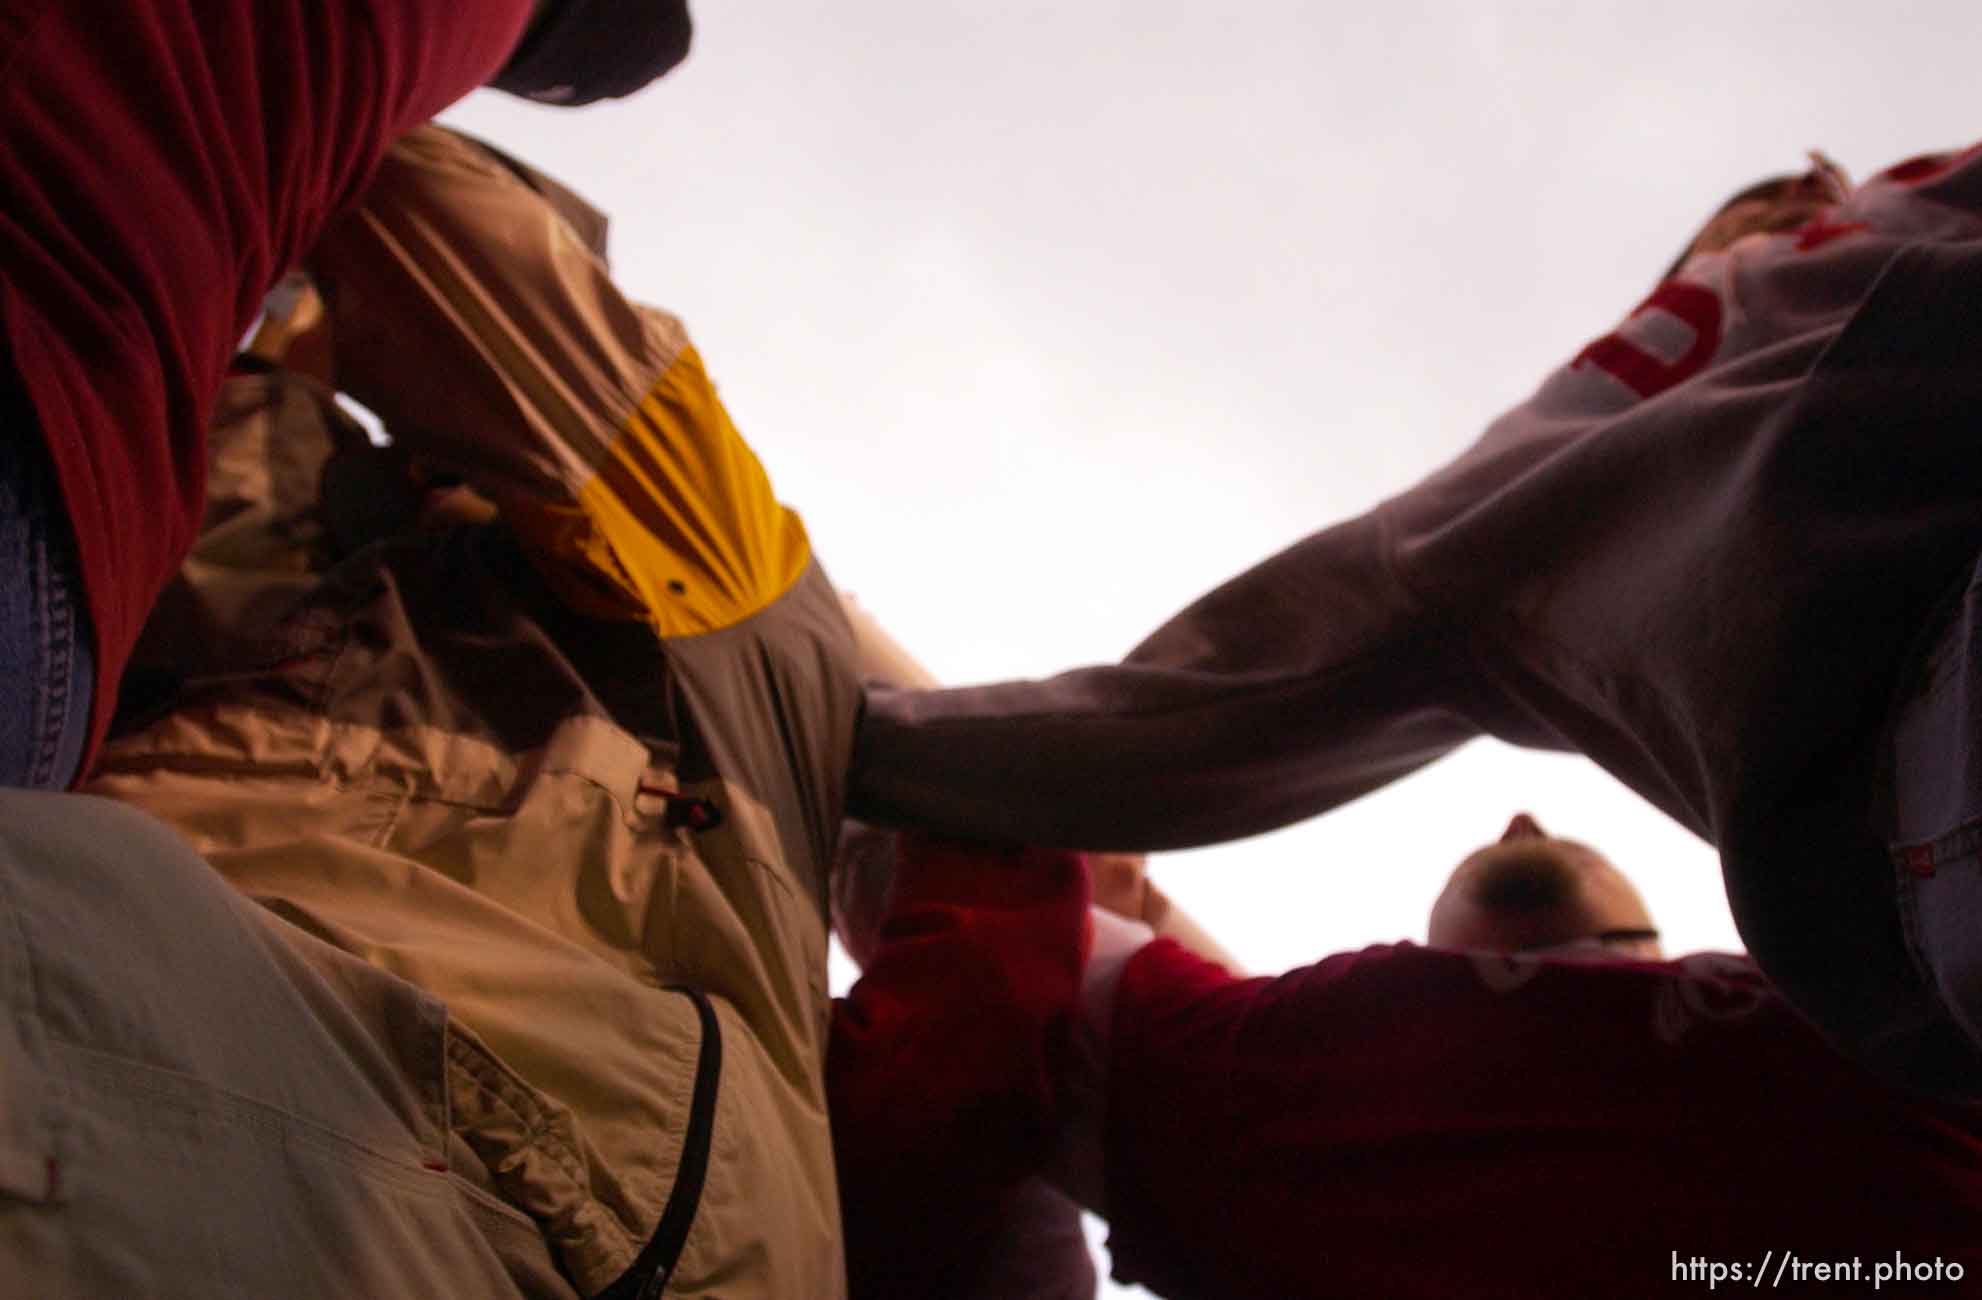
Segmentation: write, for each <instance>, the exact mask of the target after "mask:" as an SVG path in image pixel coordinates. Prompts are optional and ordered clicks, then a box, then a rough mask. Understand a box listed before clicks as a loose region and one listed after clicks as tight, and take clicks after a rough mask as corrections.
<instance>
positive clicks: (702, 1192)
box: [91, 129, 858, 1300]
mask: <svg viewBox="0 0 1982 1300" xmlns="http://www.w3.org/2000/svg"><path fill="white" fill-rule="evenodd" d="M546 193H551V197H550V198H547V197H546ZM559 204H562V205H563V206H564V208H565V210H566V211H574V209H573V208H572V207H571V200H570V199H569V196H567V195H563V194H562V193H561V192H551V191H547V190H546V189H545V188H543V187H540V186H539V185H538V184H537V183H536V179H535V178H534V176H533V174H531V173H529V172H528V171H527V169H518V168H515V167H514V166H513V165H511V164H508V163H506V162H505V161H503V160H500V159H498V158H497V157H495V156H494V155H493V154H491V153H489V152H488V151H486V150H483V149H481V148H479V147H477V146H475V145H473V144H472V143H469V142H467V141H464V140H462V139H461V138H459V137H456V136H452V135H450V134H447V133H445V132H441V131H438V130H434V129H428V130H424V131H421V132H416V133H415V134H414V135H413V136H412V137H409V138H408V140H407V141H406V142H404V143H402V144H401V145H400V146H399V147H398V148H396V149H395V151H394V153H393V155H392V156H391V157H390V158H389V159H388V161H387V163H386V166H385V169H384V171H383V173H382V175H381V177H380V180H379V182H378V183H377V186H376V187H375V189H374V190H373V192H372V194H371V196H370V197H369V198H368V200H367V202H366V204H365V206H364V208H363V210H362V211H361V212H359V213H358V214H357V215H356V216H354V217H353V218H350V219H347V220H346V221H345V222H344V223H343V224H342V225H341V226H340V227H338V228H337V229H335V230H334V231H333V233H332V235H331V237H330V238H329V239H328V240H327V241H326V243H325V245H324V248H323V250H322V252H321V253H320V255H319V258H318V263H317V265H316V267H315V268H314V269H315V271H316V274H317V276H318V279H319V281H320V283H321V284H322V285H323V286H324V288H325V291H326V297H327V298H328V300H329V301H330V303H331V304H332V307H333V311H334V314H335V316H336V319H337V344H338V364H339V366H340V370H341V371H342V373H341V374H340V380H341V382H343V383H344V384H345V385H346V386H347V387H348V388H350V389H352V390H353V391H356V392H357V393H358V394H359V396H360V397H361V399H362V400H364V401H366V402H367V404H368V405H370V406H372V408H373V409H374V410H376V411H378V412H379V413H380V414H381V415H383V416H384V417H385V418H386V420H387V422H388V424H389V426H390V427H391V428H392V430H393V431H394V433H395V434H396V435H397V437H398V440H399V442H400V443H401V444H402V445H405V446H408V447H411V448H412V449H413V450H415V451H416V452H417V453H418V454H419V455H420V456H421V457H422V458H423V460H424V461H425V462H426V463H427V464H429V465H433V466H440V467H447V468H458V469H460V470H461V471H464V472H466V473H468V474H469V475H470V477H471V481H472V482H473V483H474V484H475V486H476V487H477V488H479V489H480V490H481V491H483V492H484V494H485V495H487V496H489V497H490V498H492V499H494V500H495V501H496V502H498V503H499V505H500V507H501V509H502V512H503V515H504V522H502V523H499V524H494V525H483V526H466V527H455V528H451V529H447V530H444V531H440V532H423V531H421V530H419V529H418V528H415V527H411V526H410V525H411V524H412V523H413V521H414V519H415V518H416V517H417V516H418V514H419V507H420V505H421V501H420V499H419V497H418V495H417V494H416V493H415V492H414V491H413V490H412V489H411V488H410V487H409V486H408V481H407V479H406V478H405V476H404V475H403V474H402V473H401V472H400V466H399V464H398V463H397V462H396V461H392V460H391V459H390V458H389V457H387V456H386V454H385V453H380V452H376V451H373V450H371V449H369V448H368V447H366V446H365V445H364V443H363V439H362V436H361V435H360V434H358V433H357V431H356V430H355V428H354V427H353V426H352V425H351V424H350V422H349V421H348V420H347V419H346V418H345V417H344V416H343V415H342V414H341V413H340V412H339V411H338V409H337V408H336V407H335V406H334V405H333V403H332V401H331V399H330V397H329V395H328V393H327V392H326V391H324V390H322V389H320V388H318V387H317V386H315V385H314V384H312V383H311V382H310V381H308V380H304V379H301V378H298V377H296V376H293V375H287V374H283V373H279V372H278V373H271V374H260V375H247V376H239V377H236V378H235V379H234V380H232V381H231V382H230V384H229V386H228V388H227V390H226V392H225V394H224V397H223V400H222V402H221V407H220V411H219V415H218V419H217V422H216V424H217V427H216V428H215V430H214V434H213V448H214V454H213V466H214V468H213V473H212V476H211V481H210V490H209V510H208V516H207V528H206V531H205V535H204V537H203V539H202V541H201V543H200V545H199V547H198V548H197V549H196V551H195V553H194V555H193V558H192V559H190V560H189V561H188V562H187V564H186V566H185V569H184V572H183V573H182V575H181V579H180V581H179V583H178V584H177V585H176V586H175V588H174V589H173V591H172V592H171V593H170V595H169V596H168V598H167V600H166V602H165V603H164V604H163V605H162V606H161V608H160V612H159V614H158V616H157V617H156V618H155V620H154V623H153V626H152V629H151V631H150V632H149V633H148V635H147V641H146V643H145V645H144V647H143V649H142V651H141V655H140V668H139V670H138V671H137V672H135V673H134V674H133V679H132V680H133V684H134V686H133V690H132V692H131V693H130V694H129V695H128V696H127V700H126V711H125V715H124V726H123V730H122V732H121V734H119V735H118V736H117V737H116V738H115V739H114V740H113V742H112V743H111V744H110V745H109V746H108V748H107V749H106V752H105V754H104V757H103V760H102V762H101V765H100V767H99V769H98V775H97V776H96V778H95V781H94V783H93V785H92V786H91V789H92V790H93V791H94V792H96V793H99V794H107V795H111V796H114V797H116V798H119V799H123V800H126V801H129V802H131V803H134V804H137V805H139V806H141V807H143V808H145V809H147V810H148V811H150V812H152V813H153V814H155V815H157V816H158V817H160V818H162V819H164V820H165V821H167V822H169V823H170V824H172V825H173V826H174V827H176V828H177V829H178V830H179V831H180V832H181V833H182V834H184V835H185V836H186V837H187V838H188V839H189V840H190V841H191V842H192V844H193V845H194V847H195V848H197V849H198V850H199V851H200V852H201V853H202V854H203V855H204V856H205V857H206V858H207V859H208V860H209V861H210V862H211V863H213V865H214V866H215V867H217V868H218V869H219V870H220V871H221V872H222V873H223V874H224V875H225V876H226V877H227V878H228V879H229V880H230V881H231V882H232V883H233V884H234V885H236V886H237V887H238V888H240V889H241V890H243V891H244V892H246V893H247V894H248V895H250V896H251V897H253V898H255V899H257V900H259V901H260V902H262V903H263V904H265V905H266V906H268V907H269V908H271V909H272V910H274V911H275V912H276V913H277V914H278V915H280V916H282V917H284V918H286V919H287V920H289V921H291V922H293V923H294V925H295V926H296V927H298V929H299V930H301V931H303V932H307V933H308V934H310V935H313V936H315V937H316V938H318V939H321V940H324V941H327V942H329V943H330V944H332V945H334V946H335V947H337V948H339V949H342V950H344V951H346V952H349V953H352V954H355V955H357V956H359V957H361V958H363V959H364V960H365V961H367V962H369V963H371V964H372V965H373V966H375V967H378V968H382V969H384V970H386V971H388V972H391V973H392V974H394V975H397V976H400V977H402V978H404V979H405V980H408V981H410V982H411V983H413V984H415V985H417V986H419V987H420V988H421V989H423V990H426V991H427V992H429V993H431V994H433V995H435V996H436V997H438V998H439V999H440V1000H441V1001H443V1002H444V1003H445V1004H446V1006H447V1008H448V1011H449V1015H450V1024H449V1029H448V1033H447V1035H446V1036H445V1039H444V1041H445V1058H446V1059H445V1060H444V1061H443V1062H439V1063H434V1062H415V1061H408V1062H404V1063H403V1064H404V1066H405V1068H406V1069H407V1071H408V1072H409V1074H410V1075H413V1076H415V1077H433V1078H436V1079H438V1080H439V1081H440V1083H439V1086H440V1088H441V1090H442V1095H440V1096H437V1097H436V1098H434V1105H435V1106H436V1108H437V1109H438V1110H439V1112H440V1113H441V1114H443V1115H444V1117H445V1123H446V1129H447V1132H448V1135H449V1136H448V1159H449V1164H450V1167H451V1171H452V1172H453V1173H454V1174H456V1175H457V1176H459V1177H462V1178H466V1179H468V1180H470V1181H472V1182H474V1183H476V1184H478V1185H480V1186H482V1187H484V1188H486V1189H488V1190H490V1191H493V1192H494V1193H495V1194H497V1195H498V1196H500V1197H501V1198H502V1199H503V1200H505V1201H507V1202H508V1203H509V1204H510V1205H511V1206H514V1207H516V1208H518V1209H520V1210H522V1211H523V1212H525V1213H527V1214H528V1215H529V1216H530V1217H531V1218H532V1219H533V1220H534V1221H535V1222H536V1224H537V1225H538V1226H539V1228H540V1229H541V1231H542V1233H543V1236H544V1238H545V1239H546V1240H547V1241H548V1242H549V1243H550V1245H551V1247H552V1250H553V1253H554V1256H555V1258H556V1260H557V1263H558V1265H559V1267H560V1268H561V1269H562V1270H563V1271H564V1272H565V1273H566V1274H567V1275H568V1276H569V1277H570V1279H571V1280H572V1282H573V1283H574V1284H575V1286H576V1287H577V1289H578V1290H579V1291H580V1292H581V1293H583V1294H586V1295H615V1296H618V1295H636V1294H637V1295H641V1296H649V1295H661V1294H665V1295H669V1296H709V1297H714V1296H716V1295H720V1296H722V1297H723V1298H724V1300H741V1298H745V1297H766V1298H767V1300H768V1298H773V1297H775V1298H778V1300H787V1298H790V1297H831V1296H836V1295H839V1294H842V1293H843V1291H844V1286H845V1283H844V1277H843V1265H842V1261H841V1248H840V1230H839V1207H838V1203H837V1199H836V1194H835V1190H834V1178H833V1168H832V1158H831V1150H830V1146H829V1141H828V1128H827V1121H826V1113H825V1098H824V1091H823V1086H822V1082H821V1072H822V1053H823V1049H824V1041H825V1033H826V1027H827V1015H828V1007H829V1003H828V999H827V993H826V984H825V977H826V965H825V953H826V924H825V908H824V880H825V874H826V866H827V863H828V861H829V856H830V852H831V847H832V840H833V835H834V834H835V832H836V830H837V826H838V823H839V820H840V815H841V807H842V803H843V799H844V773H845V770H846V766H847V763H848V760H849V755H850V752H851V745H852V736H853V727H854V720H855V716H856V712H857V707H858V688H857V683H856V681H855V678H854V675H853V672H852V669H851V666H850V665H851V654H852V642H851V636H850V633H849V630H848V627H847V624H846V620H845V618H844V616H843V614H842V613H841V611H840V608H839V605H838V602H837V600H836V598H835V595H834V592H833V589H832V587H831V585H830V584H829V583H828V581H827V579H826V578H825V576H824V574H823V573H822V572H821V570H820V569H819V567H818V565H817V563H816V562H815V561H814V560H813V559H812V557H811V554H810V550H809V546H808V544H807V542H806V538H805V534H804V530H803V528H802V527H801V526H800V524H799V523H798V520H797V518H796V516H794V515H792V514H791V513H790V512H789V511H786V510H784V509H783V508H782V507H781V506H779V505H778V504H777V502H776V501H775V500H774V499H773V498H772V497H771V495H770V490H769V485H768V481H767V480H766V479H765V478H764V475H763V472H762V470H761V468H759V467H758V465H757V462H756V460H755V458H754V457H753V456H752V455H751V453H750V451H749V449H748V448H747V447H746V446H744V444H743V443H742V441H741V440H740V438H738V437H737V435H736V432H735V430H734V429H733V428H732V427H731V426H730V424H729V421H728V419H727V417H726V416H725V415H724V414H723V412H722V408H721V405H720V403H719V402H717V400H716V398H715V396H714V391H713V388H712V387H711V385H710V384H709V381H708V379H707V377H706V376H705V375H704V374H703V372H702V370H701V367H700V363H699V360H698V359H697V358H696V357H695V355H694V352H693V350H692V349H691V348H690V347H689V346H688V344H687V342H686V339H685V337H684V336H683V335H682V333H681V330H680V326H679V323H678V322H676V321H674V320H673V319H672V318H671V317H667V316H665V315H663V314H662V313H659V312H653V311H650V310H648V309H645V308H640V307H637V306H635V305H633V304H630V303H627V302H626V301H625V300H624V299H622V298H621V297H620V296H619V295H618V293H617V291H616V290H614V289H613V287H612V285H611V282H610V280H609V279H608V278H607V277H606V275H605V271H604V265H603V262H602V261H601V259H600V257H599V256H598V253H597V250H596V248H595V247H593V246H589V245H588V241H587V239H586V238H585V237H583V236H581V235H580V233H579V230H580V228H581V227H580V226H579V225H577V224H574V223H573V222H572V221H569V220H567V219H566V218H565V217H564V216H562V215H561V214H560V212H559V211H558V205H559ZM578 215H584V214H583V212H582V210H578ZM591 225H592V228H593V229H594V230H595V231H602V224H601V223H598V222H597V219H596V215H595V214H592V216H591ZM319 484H321V485H322V494H321V498H320V497H319V491H318V489H319ZM367 535H369V536H376V537H377V538H378V540H374V541H370V542H368V543H366V544H364V545H362V546H357V547H356V549H353V546H354V544H355V543H357V542H358V541H360V540H361V539H362V537H364V536H367ZM340 556H341V557H342V558H338V557H340ZM365 1011H366V1008H365V1006H363V1005H361V1004H360V1005H354V1009H353V1014H354V1015H359V1016H363V1015H364V1014H365ZM373 1037H376V1038H379V1039H381V1040H385V1041H389V1040H390V1039H391V1035H389V1034H380V1033H374V1034H373ZM519 1271H520V1270H519Z"/></svg>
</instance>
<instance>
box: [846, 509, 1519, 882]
mask: <svg viewBox="0 0 1982 1300" xmlns="http://www.w3.org/2000/svg"><path fill="white" fill-rule="evenodd" d="M1387 533H1388V525H1387V522H1386V516H1385V514H1384V513H1383V512H1382V511H1378V512H1375V513H1372V514H1370V515H1365V516H1363V517H1362V518H1360V519H1356V520H1352V521H1350V522H1348V523H1345V524H1341V525H1338V526H1336V527H1334V528H1331V529H1328V530H1326V531H1324V532H1321V533H1317V534H1315V535H1314V536H1312V537H1309V538H1308V539H1306V540H1305V541H1302V542H1300V543H1298V544H1297V545H1295V546H1293V547H1291V548H1289V549H1288V550H1286V551H1283V552H1281V553H1280V554H1279V555H1276V556H1274V557H1273V558H1271V559H1269V560H1267V561H1266V562H1264V563H1263V564H1261V565H1259V566H1258V567H1256V568H1254V569H1252V570H1250V571H1249V572H1247V573H1244V574H1242V575H1240V576H1239V577H1237V578H1235V579H1233V580H1232V581H1231V582H1228V583H1227V584H1225V585H1224V586H1223V587H1220V588H1219V589H1217V590H1216V591H1213V592H1212V593H1211V594H1209V595H1207V596H1205V597H1204V598H1203V599H1201V600H1199V601H1198V602H1197V603H1196V604H1194V605H1192V606H1191V607H1190V608H1188V609H1186V610H1184V611H1183V613H1181V614H1179V615H1178V616H1177V617H1176V618H1174V619H1172V620H1171V621H1170V622H1169V623H1168V624H1166V625H1165V626H1164V627H1162V628H1161V629H1159V630H1158V631H1157V632H1156V634H1155V635H1153V636H1152V637H1150V638H1149V639H1148V640H1147V641H1145V642H1144V643H1143V644H1142V645H1141V646H1140V647H1138V648H1137V649H1136V650H1135V652H1134V653H1132V654H1131V655H1130V656H1129V657H1128V658H1127V659H1126V660H1124V661H1123V662H1122V663H1120V664H1117V665H1112V666H1109V667H1098V668H1088V669H1082V670H1079V671H1076V672H1070V673H1066V674H1063V675H1061V676H1059V677H1054V678H1049V679H1047V680H1044V681H1023V682H1009V683H1004V684H1000V685H995V686H980V687H970V688H965V689H961V690H950V691H939V692H915V691H870V692H869V695H868V703H867V712H866V716H865V718H864V720H863V723H862V727H861V733H860V738H859V743H858V746H857V748H856V753H855V772H854V791H853V798H854V808H855V812H856V813H857V814H858V815H860V816H862V817H865V818H868V819H870V820H874V821H879V822H884V823H890V824H910V825H918V826H927V827H932V828H936V829H940V830H943V831H946V832H949V833H953V834H963V835H974V836H980V837H985V838H993V839H1007V840H1018V841H1023V842H1027V843H1038V844H1080V845H1085V846H1088V847H1093V848H1109V849H1168V848H1181V847H1185V846H1190V845H1198V844H1207V843H1212V842H1215V841H1219V840H1225V839H1233V838H1237V837H1239V836H1243V835H1250V834H1255V833H1258V832H1261V831H1265V830H1269V829H1271V828H1273V827H1276V826H1281V825H1285V824H1287V823H1289V822H1293V821H1296V820H1299V819H1301V818H1304V817H1309V816H1312V815H1314V814H1316V813H1319V812H1322V811H1324V810H1326V809H1328V808H1331V807H1334V806H1336V805H1337V804H1341V803H1344V802H1346V801H1348V800H1350V799H1353V798H1355V797H1356V796H1358V795H1360V794H1363V793H1366V792H1367V791H1369V790H1372V789H1374V788H1376V787H1378V786H1380V785H1383V784H1385V783H1386V782H1389V781H1392V780H1395V779H1396V778H1398V777H1400V776H1402V775H1404V774H1405V773H1407V772H1410V771H1412V770H1414V769H1416V768H1418V767H1420V766H1422V765H1423V764H1425V763H1428V762H1430V761H1431V760H1433V759H1435V758H1437V757H1439V756H1440V755H1442V754H1445V753H1447V752H1448V751H1450V750H1451V749H1453V748H1455V747H1456V746H1458V745H1460V744H1462V743H1463V742H1465V741H1466V740H1469V739H1471V738H1473V737H1474V736H1476V735H1479V734H1481V732H1482V731H1484V730H1489V729H1491V730H1494V731H1495V732H1497V733H1499V734H1509V733H1514V734H1520V735H1523V736H1524V738H1526V739H1528V740H1530V742H1531V743H1540V744H1548V743H1550V739H1551V738H1550V737H1549V736H1548V735H1547V734H1546V733H1545V732H1542V731H1540V730H1539V729H1537V728H1535V727H1534V726H1533V725H1532V724H1530V723H1527V722H1526V721H1525V719H1523V718H1521V717H1520V716H1518V713H1517V711H1515V710H1513V709H1512V708H1511V707H1510V706H1508V705H1507V704H1506V703H1505V702H1503V701H1502V700H1501V699H1500V698H1499V697H1498V696H1497V694H1496V693H1495V691H1494V689H1493V687H1492V685H1491V683H1489V682H1488V681H1486V680H1485V679H1484V678H1483V677H1482V675H1481V674H1479V673H1478V672H1477V671H1476V670H1475V668H1474V666H1473V664H1472V662H1471V660H1470V657H1469V652H1468V646H1467V641H1466V638H1465V637H1464V635H1463V634H1462V633H1461V632H1460V631H1459V630H1457V629H1454V628H1450V627H1447V626H1444V625H1442V623H1441V622H1440V620H1438V619H1437V618H1435V617H1433V616H1432V615H1431V614H1430V613H1429V612H1428V611H1427V610H1426V609H1424V608H1423V607H1422V606H1421V605H1420V604H1419V602H1418V601H1417V600H1415V599H1414V598H1413V596H1412V595H1411V593H1410V592H1409V591H1408V590H1407V589H1406V588H1405V587H1404V585H1403V584H1402V583H1401V582H1399V581H1398V580H1397V578H1396V576H1395V575H1394V573H1393V571H1392V562H1391V558H1390V555H1389V552H1388V538H1387Z"/></svg>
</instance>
